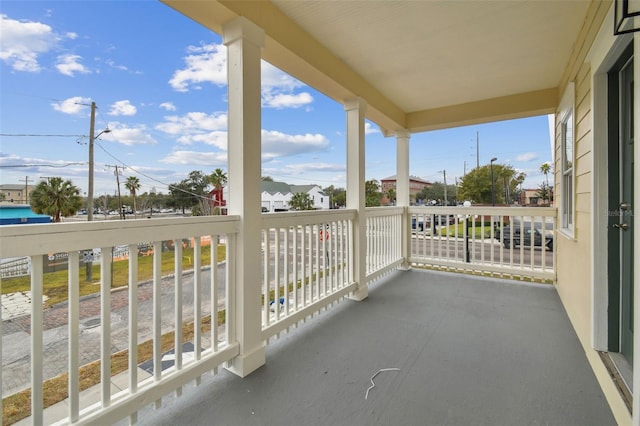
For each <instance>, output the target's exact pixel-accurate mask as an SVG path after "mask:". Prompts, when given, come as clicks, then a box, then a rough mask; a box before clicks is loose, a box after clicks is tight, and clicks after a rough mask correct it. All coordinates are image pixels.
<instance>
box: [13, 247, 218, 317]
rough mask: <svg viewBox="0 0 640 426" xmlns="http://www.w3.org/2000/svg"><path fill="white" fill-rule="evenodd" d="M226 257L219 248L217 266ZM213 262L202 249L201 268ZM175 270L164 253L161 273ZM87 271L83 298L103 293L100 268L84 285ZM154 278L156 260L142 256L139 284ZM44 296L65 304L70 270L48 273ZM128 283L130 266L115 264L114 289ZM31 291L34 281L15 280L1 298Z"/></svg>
mask: <svg viewBox="0 0 640 426" xmlns="http://www.w3.org/2000/svg"><path fill="white" fill-rule="evenodd" d="M225 256H226V246H223V245H219V246H218V257H217V260H218V262H219V261H221V260H224V259H225ZM182 260H183V263H182V265H183V267H184V268H185V269H189V268H190V267H193V248H185V249H183V252H182ZM210 262H211V247H210V246H204V247H202V265H203V266H205V265H208V264H209V263H210ZM173 269H174V252H173V251H167V252H164V253H162V273H163V274H166V273H172V272H173ZM85 277H86V275H85V269H84V268H83V267H81V268H80V296H85V295H88V294H93V293H97V292H98V291H100V266H99V265H93V269H92V278H93V279H92V281H91V282H85ZM152 278H153V256H140V257H139V258H138V281H139V282H140V281H147V280H150V279H152ZM43 280H44V286H43V287H44V288H43V291H44V295H45V296H47V297H48V300H47V302H46V306H51V305H55V304H56V303H60V302H64V301H66V300H67V297H68V286H69V282H68V280H69V278H68V273H67V270H63V271H57V272H48V273H45V274H44V277H43ZM128 283H129V262H127V261H120V262H113V264H112V284H111V288H118V287H124V286H127V285H128ZM30 290H31V277H30V276H24V277H15V278H6V279H3V280H2V294H9V293H15V292H19V291H30Z"/></svg>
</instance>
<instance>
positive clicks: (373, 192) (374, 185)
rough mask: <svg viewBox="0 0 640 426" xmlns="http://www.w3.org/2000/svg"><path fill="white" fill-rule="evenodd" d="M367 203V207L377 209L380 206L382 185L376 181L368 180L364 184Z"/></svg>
mask: <svg viewBox="0 0 640 426" xmlns="http://www.w3.org/2000/svg"><path fill="white" fill-rule="evenodd" d="M364 192H365V200H366V201H365V203H366V206H367V207H376V206H379V205H380V199H381V198H382V193H381V192H380V184H378V181H377V180H375V179H371V180H368V181H366V182H365V183H364Z"/></svg>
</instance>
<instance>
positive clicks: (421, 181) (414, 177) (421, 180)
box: [380, 175, 431, 185]
mask: <svg viewBox="0 0 640 426" xmlns="http://www.w3.org/2000/svg"><path fill="white" fill-rule="evenodd" d="M397 179H398V175H393V176H389V177H386V178H383V179H380V181H381V182H383V181H385V182H386V181H394V182H395V181H396V180H397ZM409 181H414V182H420V183H426V184H429V185H431V182H429V181H426V180H424V179H422V178H419V177H417V176H409Z"/></svg>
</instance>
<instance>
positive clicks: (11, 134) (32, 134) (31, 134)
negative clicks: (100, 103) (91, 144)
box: [0, 133, 87, 138]
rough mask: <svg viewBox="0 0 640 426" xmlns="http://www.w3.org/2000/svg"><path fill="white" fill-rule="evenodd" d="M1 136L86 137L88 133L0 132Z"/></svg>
mask: <svg viewBox="0 0 640 426" xmlns="http://www.w3.org/2000/svg"><path fill="white" fill-rule="evenodd" d="M0 136H11V137H47V138H70V137H73V138H86V137H87V135H51V134H50V135H48V134H34V133H0Z"/></svg>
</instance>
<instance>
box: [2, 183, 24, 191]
mask: <svg viewBox="0 0 640 426" xmlns="http://www.w3.org/2000/svg"><path fill="white" fill-rule="evenodd" d="M29 186H31V185H29ZM0 191H24V185H20V184H16V183H3V184H1V185H0Z"/></svg>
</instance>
